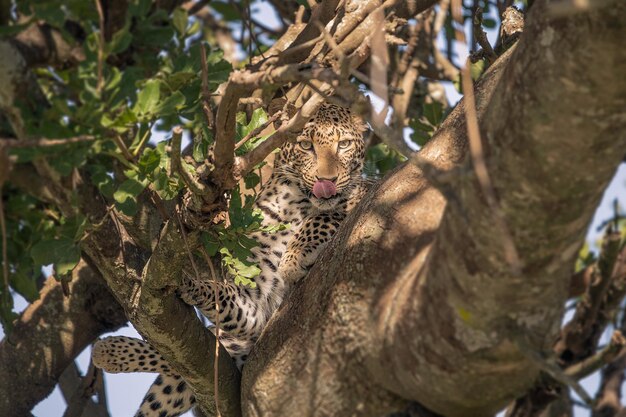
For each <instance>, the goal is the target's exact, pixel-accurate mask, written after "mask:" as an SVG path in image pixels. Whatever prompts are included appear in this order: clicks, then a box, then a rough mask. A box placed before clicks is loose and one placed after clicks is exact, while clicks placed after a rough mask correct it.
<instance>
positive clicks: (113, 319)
mask: <svg viewBox="0 0 626 417" xmlns="http://www.w3.org/2000/svg"><path fill="white" fill-rule="evenodd" d="M69 286H70V289H71V293H72V296H71V297H69V298H67V297H64V296H63V291H62V288H61V284H60V283H59V282H57V281H56V280H55V279H54V278H52V277H50V278H48V279H47V280H46V283H45V285H44V287H43V288H42V290H41V292H40V298H39V300H37V301H35V302H33V303H32V304H31V305H29V306H28V307H27V308H26V310H25V311H24V312H23V313H22V315H21V316H20V318H19V319H18V321H17V322H16V323H15V328H14V329H13V331H12V332H11V333H10V334H9V335H7V336H6V337H5V339H4V340H2V342H0V415H6V416H9V415H27V413H28V412H29V411H30V410H31V409H32V407H33V406H34V405H35V404H37V403H38V402H39V401H41V400H42V399H44V398H45V397H47V396H48V395H49V394H50V392H52V390H53V388H54V386H55V385H56V384H57V381H58V379H59V377H60V376H61V374H62V373H63V371H64V370H65V368H67V366H68V365H70V364H71V363H72V362H73V360H74V358H75V357H76V356H77V355H78V354H79V353H80V352H81V351H82V350H83V349H85V347H87V346H88V345H89V344H90V343H92V342H93V341H94V340H95V339H96V338H97V337H98V336H99V335H100V334H102V333H105V332H110V331H113V330H116V329H118V328H119V327H120V326H122V325H123V324H124V323H126V321H127V320H126V317H125V315H124V312H123V310H122V309H121V307H120V306H119V304H118V303H117V302H116V301H115V299H114V298H113V296H112V295H111V293H110V292H109V290H108V289H107V288H106V286H105V285H104V281H103V280H102V277H101V276H100V274H99V273H98V272H97V271H96V270H95V269H92V268H91V267H89V266H88V265H87V264H86V263H85V261H81V262H80V263H79V265H78V266H77V267H76V268H75V269H74V271H73V272H72V280H71V281H70V282H69ZM76 300H84V301H85V302H82V303H80V302H76ZM86 307H88V308H87V309H86ZM50 311H54V312H55V314H52V315H51V314H50ZM70 328H71V329H73V331H72V332H68V331H67V329H70ZM60 335H62V336H63V337H59V336H60ZM37 352H39V353H37ZM35 381H36V383H35ZM16 387H30V388H29V389H28V390H19V389H16Z"/></svg>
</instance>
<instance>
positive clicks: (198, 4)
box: [187, 0, 210, 15]
mask: <svg viewBox="0 0 626 417" xmlns="http://www.w3.org/2000/svg"><path fill="white" fill-rule="evenodd" d="M209 3H210V0H200V1H198V2H196V3H194V4H193V6H191V7H190V8H189V9H188V10H187V13H189V15H194V14H196V13H198V12H199V11H200V10H202V9H203V8H204V7H205V6H206V5H207V4H209Z"/></svg>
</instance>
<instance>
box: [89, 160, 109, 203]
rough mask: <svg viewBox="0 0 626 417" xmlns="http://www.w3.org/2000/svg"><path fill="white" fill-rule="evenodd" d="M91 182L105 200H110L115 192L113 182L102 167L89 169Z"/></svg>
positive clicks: (97, 166) (93, 166)
mask: <svg viewBox="0 0 626 417" xmlns="http://www.w3.org/2000/svg"><path fill="white" fill-rule="evenodd" d="M89 171H90V172H91V181H93V183H94V184H95V185H96V187H98V190H100V192H101V193H102V194H103V195H104V196H105V197H107V198H112V197H113V193H114V192H115V181H114V180H113V177H112V176H111V175H109V173H108V172H107V170H106V169H105V168H104V167H103V166H102V165H92V166H90V167H89Z"/></svg>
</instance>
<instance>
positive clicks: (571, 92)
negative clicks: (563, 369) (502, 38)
mask: <svg viewBox="0 0 626 417" xmlns="http://www.w3.org/2000/svg"><path fill="white" fill-rule="evenodd" d="M624 37H626V6H625V5H624V4H623V3H621V2H617V1H615V2H613V4H612V5H608V6H606V5H605V7H604V8H602V9H596V10H593V11H584V12H579V13H572V14H570V15H568V16H566V17H560V18H554V17H551V11H550V10H549V8H548V5H547V2H536V3H535V5H534V6H533V11H532V12H531V15H530V17H529V19H528V25H527V28H526V30H525V33H524V35H523V38H522V40H521V41H520V44H519V45H518V47H517V50H516V51H514V52H513V54H512V56H511V57H510V58H509V57H508V56H505V57H503V58H501V61H500V62H499V63H497V64H496V65H495V66H494V68H493V70H492V72H491V73H490V74H488V75H486V76H485V80H483V82H482V83H481V84H480V85H479V86H478V89H479V91H478V92H479V97H478V105H479V117H480V119H481V130H482V141H483V144H484V146H485V147H486V151H485V157H486V163H487V168H488V171H489V172H490V174H491V178H492V180H493V188H494V191H495V194H496V196H497V198H498V204H499V208H500V210H501V211H502V213H503V215H504V219H505V221H506V224H507V226H508V229H509V230H510V231H511V232H510V234H508V233H506V232H505V231H504V230H503V229H502V228H501V227H497V223H496V222H495V221H494V218H495V213H494V212H493V209H491V208H490V206H489V205H488V204H487V201H486V198H485V196H484V194H483V192H482V191H481V187H480V186H479V184H478V181H477V180H476V177H475V176H474V174H473V171H472V170H471V168H470V165H469V163H468V162H469V161H468V162H466V163H465V164H460V162H461V161H462V159H463V156H464V154H465V150H466V147H467V145H466V142H467V141H466V126H465V123H464V114H463V105H460V106H459V108H457V109H456V110H455V112H454V113H453V114H451V115H450V116H449V118H448V119H447V120H446V122H445V123H444V126H442V128H441V130H440V132H439V133H438V134H437V136H436V138H434V139H433V141H432V142H431V143H430V144H429V145H427V146H426V148H425V149H424V150H423V151H422V152H421V153H420V155H419V156H418V157H417V158H414V159H413V160H412V161H410V162H409V163H407V164H405V165H404V166H403V167H401V168H400V169H398V170H397V171H396V172H394V173H393V174H391V175H390V176H389V177H388V178H387V179H386V180H385V181H384V182H383V183H382V184H381V185H380V186H379V187H378V189H377V190H376V191H375V192H373V193H370V195H369V196H367V197H366V199H365V200H366V201H364V203H363V204H362V205H361V207H360V208H359V209H358V210H357V211H356V213H355V215H354V216H353V217H352V218H351V220H349V221H347V222H346V224H345V225H344V227H343V228H342V230H341V231H340V232H339V235H338V236H337V239H335V240H334V243H333V244H332V245H331V247H330V248H328V250H327V251H326V252H325V254H324V255H322V256H321V258H320V259H319V260H318V262H317V263H316V265H315V267H314V268H313V270H312V271H311V273H310V274H309V276H308V277H307V278H306V279H305V280H304V281H303V282H302V283H301V285H299V286H298V287H297V288H296V289H295V290H294V293H293V294H292V296H291V298H290V301H289V302H288V303H287V305H286V306H284V308H283V309H282V310H281V311H280V312H279V314H278V315H277V316H276V317H275V319H274V320H273V321H272V322H271V323H270V325H269V326H268V328H267V330H266V332H265V333H264V336H263V337H262V339H261V340H260V341H259V343H258V344H257V346H256V347H255V351H254V352H253V355H252V356H251V358H250V360H249V362H248V365H246V367H245V369H244V377H243V386H242V395H243V404H244V414H246V415H250V416H282V415H320V416H323V415H372V416H374V415H380V414H382V413H384V412H389V411H393V410H396V409H398V408H399V407H401V406H403V404H404V403H405V402H406V401H408V400H413V401H418V402H420V403H422V404H424V405H426V406H427V407H428V408H430V409H431V410H433V411H435V412H437V413H440V414H444V415H447V416H489V415H493V414H494V413H495V412H496V411H497V410H498V409H499V408H501V407H503V406H504V405H505V404H506V403H507V402H508V401H510V400H511V399H513V398H515V396H517V395H520V394H521V393H523V392H524V390H525V389H526V388H527V387H528V386H529V385H531V384H532V382H533V381H534V379H535V378H536V376H537V375H538V372H539V369H540V368H541V366H542V365H541V364H540V363H538V362H537V361H535V360H533V359H531V358H533V357H536V356H537V353H540V352H544V351H548V350H549V349H550V348H551V345H552V343H553V342H554V340H555V338H556V337H557V335H558V329H559V324H560V319H561V316H562V310H563V304H564V301H565V298H566V296H567V292H568V282H569V277H570V275H571V272H572V269H573V265H574V259H575V256H576V254H577V250H578V248H579V247H580V245H581V244H582V239H583V236H584V232H585V230H586V227H587V225H588V223H589V221H590V219H591V216H592V214H593V210H594V208H595V207H596V206H597V203H598V202H599V199H600V197H601V194H602V191H603V189H604V187H605V186H606V185H607V183H608V181H609V180H610V178H611V176H612V174H613V173H614V170H615V167H616V166H617V165H618V163H619V162H620V160H621V159H622V156H623V149H624V147H625V146H626V137H625V136H624V134H623V131H624V127H626V126H625V124H626V117H625V116H626V113H625V109H626V105H625V102H624V97H626V80H624V78H623V74H624V73H626V50H624V49H623V47H622V45H621V43H620V42H621V39H624ZM507 60H509V61H510V62H509V63H508V64H507V65H506V68H505V69H504V70H502V67H503V66H504V64H505V63H506V62H505V61H507ZM498 78H501V79H500V80H499V83H498V85H497V88H495V90H494V88H493V87H494V83H495V82H496V81H497V80H498ZM491 92H493V95H492V96H491ZM490 96H491V97H490ZM420 167H421V168H427V169H425V170H423V169H420ZM425 172H426V173H427V174H428V175H426V174H425ZM427 177H428V179H427ZM507 240H509V241H512V243H513V244H514V246H515V248H516V252H517V255H518V256H519V259H520V261H521V267H520V266H518V265H515V264H511V263H510V262H508V261H506V260H505V259H506V255H505V253H504V250H503V247H505V243H507Z"/></svg>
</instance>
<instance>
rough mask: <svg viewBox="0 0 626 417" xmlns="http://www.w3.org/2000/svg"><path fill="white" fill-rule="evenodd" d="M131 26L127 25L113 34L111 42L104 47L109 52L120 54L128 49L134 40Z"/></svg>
mask: <svg viewBox="0 0 626 417" xmlns="http://www.w3.org/2000/svg"><path fill="white" fill-rule="evenodd" d="M129 28H130V25H126V26H124V27H123V28H122V29H120V30H118V31H117V32H115V33H114V34H113V36H112V37H111V42H109V43H108V44H107V45H106V47H105V48H104V50H105V52H106V53H107V54H119V53H121V52H124V51H125V50H126V49H128V47H129V46H130V43H131V42H132V40H133V35H132V34H131V33H130V32H129V30H128V29H129Z"/></svg>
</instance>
